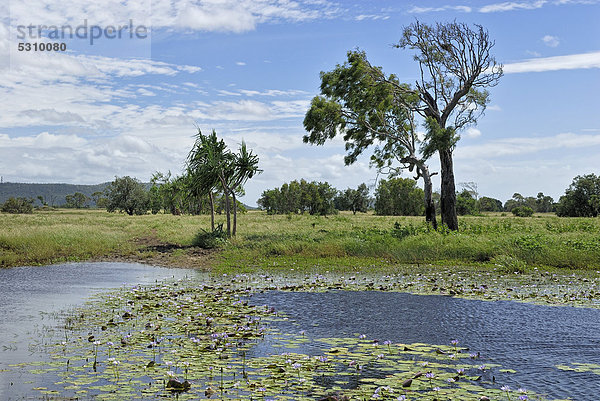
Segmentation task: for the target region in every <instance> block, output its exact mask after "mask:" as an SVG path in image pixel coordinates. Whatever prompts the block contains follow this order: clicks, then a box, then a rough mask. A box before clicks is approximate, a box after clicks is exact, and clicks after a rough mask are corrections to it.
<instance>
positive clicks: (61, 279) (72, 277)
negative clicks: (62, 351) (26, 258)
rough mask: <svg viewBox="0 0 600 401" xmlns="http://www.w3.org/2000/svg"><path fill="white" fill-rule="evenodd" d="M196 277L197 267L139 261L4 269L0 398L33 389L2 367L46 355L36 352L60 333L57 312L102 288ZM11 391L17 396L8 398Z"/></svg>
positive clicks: (1, 276) (0, 314) (0, 286)
mask: <svg viewBox="0 0 600 401" xmlns="http://www.w3.org/2000/svg"><path fill="white" fill-rule="evenodd" d="M193 275H196V272H195V271H194V270H188V269H170V268H163V267H155V266H148V265H141V264H136V263H68V264H60V265H51V266H38V267H15V268H11V269H0V399H1V400H9V399H22V397H24V396H25V395H26V394H24V393H23V391H28V390H27V388H31V387H35V386H34V385H29V386H22V385H21V384H22V383H23V382H25V381H29V380H37V379H38V378H36V377H34V376H32V375H26V374H23V372H14V371H8V372H3V370H6V369H9V368H8V365H10V364H14V363H21V362H31V361H36V360H40V358H43V355H42V354H41V353H38V352H35V351H36V350H37V347H39V346H43V344H44V343H45V342H46V339H48V338H50V337H54V338H56V337H57V336H60V335H61V333H60V332H59V331H60V329H57V327H56V326H57V320H56V319H55V314H56V313H58V312H60V311H61V310H64V309H66V308H68V307H70V306H75V305H81V304H82V303H83V302H85V301H86V300H87V299H88V298H89V297H90V296H91V295H92V294H94V293H96V292H99V291H101V290H105V289H109V288H116V287H119V286H121V285H123V284H127V285H132V284H142V285H143V284H151V283H154V282H156V281H157V280H158V281H160V280H163V279H165V278H174V279H179V278H184V277H186V276H193ZM32 339H33V342H32ZM16 387H19V389H18V390H16ZM9 394H14V395H15V397H16V395H18V397H16V398H10V396H9ZM32 394H36V393H35V392H32ZM36 395H37V394H36Z"/></svg>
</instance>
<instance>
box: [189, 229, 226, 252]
mask: <svg viewBox="0 0 600 401" xmlns="http://www.w3.org/2000/svg"><path fill="white" fill-rule="evenodd" d="M226 242H227V233H226V232H225V231H223V224H219V225H217V228H215V229H214V230H213V231H206V230H203V229H200V232H199V233H198V234H196V237H195V238H194V241H193V242H192V244H193V245H194V246H198V247H200V248H203V249H214V248H218V247H220V246H221V245H224V244H225V243H226Z"/></svg>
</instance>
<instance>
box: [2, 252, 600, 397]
mask: <svg viewBox="0 0 600 401" xmlns="http://www.w3.org/2000/svg"><path fill="white" fill-rule="evenodd" d="M185 276H188V277H190V276H192V277H199V279H200V277H201V275H200V274H198V273H196V272H195V271H192V270H185V269H167V268H159V267H151V266H146V265H139V264H126V263H76V264H75V263H74V264H62V265H53V266H45V267H23V268H13V269H4V270H0V400H17V399H38V398H35V395H36V394H37V396H38V397H39V393H37V392H35V391H31V390H30V389H31V388H32V387H34V386H35V384H36V383H27V382H28V381H32V380H33V381H35V380H37V379H38V378H33V377H32V375H26V374H24V373H20V372H19V371H18V370H14V369H11V370H9V371H4V372H3V370H6V369H8V365H9V364H12V363H18V362H29V361H35V360H38V359H40V357H41V355H42V353H40V352H39V349H35V347H33V348H32V347H31V340H32V338H34V339H37V341H38V342H39V341H40V340H41V342H43V337H44V336H46V335H48V336H49V335H50V334H48V333H50V332H52V331H53V330H54V329H55V328H56V326H60V314H59V313H58V312H60V311H61V310H65V309H68V308H69V307H70V306H75V305H81V304H82V303H83V302H85V301H86V300H87V299H88V298H89V297H90V296H91V295H93V294H94V293H96V292H99V291H101V290H104V289H110V288H116V287H119V286H121V285H123V284H126V285H133V284H150V283H154V282H155V281H156V280H162V279H164V278H175V279H179V278H183V277H185ZM251 302H252V303H254V304H259V305H260V304H267V305H270V306H273V307H274V308H275V309H276V310H278V311H280V312H282V313H284V314H285V315H287V316H288V317H289V319H288V320H286V321H278V322H273V323H272V325H274V328H275V329H277V330H278V331H280V332H290V333H298V332H299V331H300V330H304V331H305V332H306V335H307V336H308V337H312V338H322V337H323V338H324V337H346V336H356V335H358V334H365V335H367V336H368V338H372V339H379V340H380V341H385V340H390V341H393V342H399V343H412V342H425V343H430V344H449V343H450V341H451V340H452V339H458V340H459V341H460V345H461V346H463V347H469V348H470V350H471V351H470V352H479V353H480V354H481V358H480V359H479V360H478V361H477V363H481V364H499V365H501V368H505V369H514V370H516V373H501V372H499V370H498V369H499V368H497V369H495V370H494V372H493V374H494V375H495V378H496V380H497V382H498V383H501V384H508V385H510V386H511V387H512V388H513V389H516V388H518V387H523V388H526V389H528V390H532V391H535V392H537V393H539V394H543V395H546V396H547V397H548V398H563V399H564V398H568V397H570V398H571V399H572V400H580V401H588V400H594V399H598V394H599V393H600V376H599V375H597V374H594V373H591V372H569V371H561V370H558V369H557V368H556V366H557V365H561V364H570V363H591V364H600V310H598V309H583V308H571V307H548V306H539V305H530V304H522V303H514V302H506V301H497V302H485V301H474V300H465V299H458V298H450V297H443V296H419V295H410V294H405V293H393V292H372V291H370V292H343V291H332V292H325V293H305V292H297V293H294V292H277V291H270V292H266V293H261V294H255V295H253V296H252V297H251ZM57 319H58V320H57ZM58 331H60V330H58ZM52 335H54V336H55V337H56V336H59V335H60V333H59V332H58V333H57V332H56V330H55V332H54V334H52ZM53 340H54V341H55V340H56V338H54V339H53ZM275 341H277V340H276V339H275V336H266V338H265V341H264V342H259V343H258V344H256V347H255V350H254V352H255V353H256V355H265V354H269V353H273V352H276V353H280V352H281V348H276V347H273V345H276V344H274V342H275ZM301 352H304V353H309V354H314V355H318V354H321V352H322V350H320V349H317V348H316V347H315V348H313V349H311V345H304V346H303V349H302V350H301ZM487 379H490V377H489V376H488V377H487ZM24 383H26V384H27V385H24ZM490 385H492V384H490ZM498 386H499V385H498ZM496 387H497V386H496ZM31 397H33V398H31Z"/></svg>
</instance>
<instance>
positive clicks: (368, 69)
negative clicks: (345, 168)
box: [303, 50, 436, 226]
mask: <svg viewBox="0 0 600 401" xmlns="http://www.w3.org/2000/svg"><path fill="white" fill-rule="evenodd" d="M398 89H400V90H398ZM418 101H419V97H418V95H417V93H416V92H415V91H414V90H412V89H411V88H410V86H409V85H407V84H402V83H400V82H399V81H398V79H397V78H396V76H395V75H393V74H392V75H389V76H386V75H385V74H384V73H383V71H382V69H381V68H380V67H375V66H373V65H371V64H370V63H369V61H368V60H367V56H366V54H365V53H364V52H362V51H358V50H355V51H350V52H348V53H347V61H346V62H345V63H344V64H342V65H339V64H338V65H337V66H336V68H335V69H333V70H332V71H329V72H321V96H316V97H315V98H313V100H312V102H311V106H310V108H309V110H308V111H307V113H306V116H305V118H304V127H305V129H306V130H307V131H308V134H307V135H305V136H304V138H303V140H304V142H307V143H311V144H316V145H322V144H324V143H325V141H327V140H328V139H332V138H334V137H336V136H337V135H341V136H342V137H343V139H344V141H346V151H347V154H346V156H345V158H344V161H345V163H346V164H352V163H354V162H355V161H356V160H357V158H358V156H359V155H360V154H362V153H363V152H364V151H365V150H366V149H368V148H370V147H373V153H372V155H371V164H372V165H374V166H376V167H377V168H379V169H380V170H386V169H387V172H393V173H398V171H399V170H398V169H397V167H396V168H395V167H394V163H399V164H400V166H401V168H407V169H408V170H410V171H414V170H415V169H416V173H417V177H416V178H419V177H423V180H424V183H425V193H424V203H425V208H426V211H427V214H426V217H427V220H428V221H430V222H431V223H432V224H433V225H434V226H436V220H435V207H434V206H433V201H432V199H431V193H432V185H431V175H432V174H431V173H429V169H428V167H427V165H426V164H425V159H426V158H422V157H420V155H419V153H418V147H419V139H418V137H417V134H416V126H415V120H414V115H413V110H412V109H413V108H415V107H417V103H418Z"/></svg>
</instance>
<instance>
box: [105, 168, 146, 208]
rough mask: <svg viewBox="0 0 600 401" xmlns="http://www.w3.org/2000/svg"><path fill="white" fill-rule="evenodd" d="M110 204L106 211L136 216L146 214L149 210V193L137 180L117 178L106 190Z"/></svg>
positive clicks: (127, 177) (126, 177)
mask: <svg viewBox="0 0 600 401" xmlns="http://www.w3.org/2000/svg"><path fill="white" fill-rule="evenodd" d="M106 192H107V198H108V203H107V205H106V210H108V211H109V212H114V211H116V210H118V211H120V212H125V213H127V214H128V215H130V216H132V215H134V214H137V215H141V214H145V213H146V212H147V211H148V208H149V198H148V192H147V191H146V189H145V188H144V185H143V184H142V183H141V182H139V181H138V180H137V179H135V178H132V177H129V176H125V177H120V178H119V177H115V180H114V181H113V182H111V183H110V185H109V186H108V187H107V188H106Z"/></svg>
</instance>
